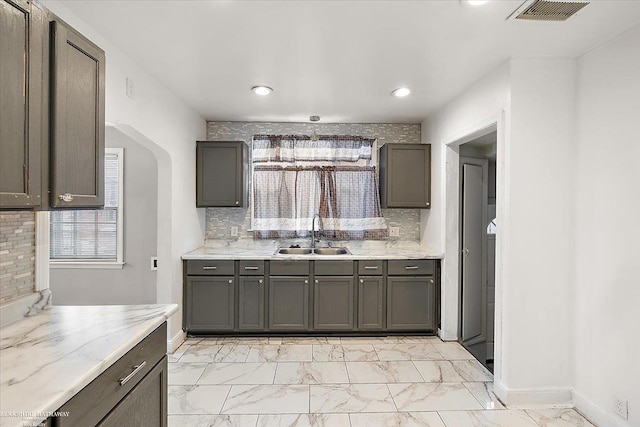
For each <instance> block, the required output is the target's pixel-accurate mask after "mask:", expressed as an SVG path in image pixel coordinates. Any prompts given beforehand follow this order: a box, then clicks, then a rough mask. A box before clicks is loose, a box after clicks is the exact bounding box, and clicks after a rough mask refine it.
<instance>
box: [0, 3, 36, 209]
mask: <svg viewBox="0 0 640 427" xmlns="http://www.w3.org/2000/svg"><path fill="white" fill-rule="evenodd" d="M46 36H47V20H46V13H45V12H44V11H43V10H41V9H39V8H38V7H37V6H35V5H33V4H32V3H31V2H29V1H26V0H12V1H5V0H1V1H0V58H2V60H0V208H4V209H22V208H34V207H38V206H40V204H41V199H42V194H41V182H40V181H41V178H40V164H41V161H40V152H41V151H40V150H41V145H42V144H43V142H44V140H45V138H46V127H45V126H44V125H45V121H44V120H43V119H44V116H43V114H44V112H45V104H44V97H43V93H44V87H43V78H42V75H43V72H44V68H43V67H44V65H45V63H44V60H45V52H46V47H47V45H46V41H47V37H46Z"/></svg>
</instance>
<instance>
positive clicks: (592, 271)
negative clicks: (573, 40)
mask: <svg viewBox="0 0 640 427" xmlns="http://www.w3.org/2000/svg"><path fill="white" fill-rule="evenodd" d="M578 70H579V71H578V103H577V112H578V116H577V121H578V128H577V141H578V143H577V151H576V159H577V162H576V163H577V166H576V186H575V188H576V196H575V221H574V232H575V246H576V247H575V290H574V294H573V295H572V297H573V298H572V300H573V301H575V305H576V310H575V325H576V329H575V330H576V332H575V335H576V338H575V344H576V345H575V351H574V357H575V374H574V375H575V398H576V406H577V407H578V409H580V410H581V411H583V412H584V413H586V414H587V415H589V416H590V417H591V418H592V419H593V420H594V421H596V422H598V423H599V425H603V426H604V425H606V426H615V425H620V426H622V425H624V426H639V425H640V387H639V385H638V382H639V381H640V363H638V361H639V360H640V346H639V342H640V309H639V307H640V244H639V242H640V188H639V185H640V167H638V160H639V159H640V136H639V131H638V123H639V122H640V25H636V26H635V27H634V28H632V29H631V30H629V31H627V32H626V33H625V34H623V35H622V36H620V37H618V38H616V39H614V40H612V41H610V42H608V43H606V44H604V45H602V46H600V47H598V48H597V49H595V50H593V51H591V52H590V53H588V54H586V55H585V56H583V57H582V58H580V59H579V60H578ZM614 396H620V397H622V398H625V399H628V400H629V420H628V421H627V422H624V421H623V420H622V418H619V417H617V416H616V415H613V412H612V410H613V405H614Z"/></svg>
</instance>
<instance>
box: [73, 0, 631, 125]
mask: <svg viewBox="0 0 640 427" xmlns="http://www.w3.org/2000/svg"><path fill="white" fill-rule="evenodd" d="M521 2H522V1H521V0H494V1H492V2H490V3H488V4H486V5H484V6H481V7H473V8H471V7H462V6H461V4H460V2H459V1H458V0H439V1H438V0H431V1H398V0H396V1H364V0H363V1H330V0H320V1H301V0H297V1H293V0H292V1H248V0H235V1H234V0H229V1H156V2H150V1H126V2H125V1H102V0H91V1H77V0H66V1H63V3H64V4H65V5H66V6H67V7H68V8H69V9H70V10H71V11H72V12H74V13H75V14H77V15H78V16H79V17H80V18H81V19H83V20H85V21H86V22H87V23H88V24H90V25H91V26H93V27H94V28H95V29H96V30H97V31H98V32H100V33H101V34H102V35H103V36H105V37H106V38H107V39H108V40H110V41H111V42H112V43H113V44H114V45H115V46H116V47H118V48H119V49H120V50H122V51H123V52H125V53H126V54H127V55H129V56H130V57H131V58H133V59H134V61H136V62H137V63H138V65H139V66H141V67H142V68H143V69H145V70H146V71H148V72H149V73H150V74H152V75H153V76H155V77H156V78H157V79H158V80H159V81H160V82H162V83H163V84H164V85H166V86H167V87H168V88H169V89H170V90H171V91H172V92H173V93H174V94H175V95H176V96H178V97H179V98H180V99H182V100H183V101H184V102H185V103H186V104H187V105H189V106H190V107H191V108H193V109H194V110H195V111H197V112H198V113H200V114H201V115H202V116H203V117H204V118H205V119H207V120H234V121H245V120H247V121H283V122H292V121H293V122H298V121H308V119H309V115H312V114H317V115H320V116H321V119H322V122H345V123H354V122H366V123H368V122H371V123H374V122H404V123H417V122H420V121H421V120H423V119H424V118H425V117H426V116H427V115H428V114H429V113H430V112H432V111H433V110H434V109H435V108H437V107H438V106H440V105H442V104H443V103H445V102H446V101H448V100H449V99H451V98H452V97H453V96H455V95H456V94H457V93H459V92H460V91H462V90H463V89H464V88H465V87H467V86H469V85H470V84H471V83H472V82H474V81H475V80H477V79H479V78H480V77H482V76H483V75H484V74H486V73H487V72H489V71H490V70H492V69H493V68H495V67H496V66H497V65H498V64H500V63H502V62H504V61H505V60H506V59H508V58H510V57H577V56H580V55H582V54H583V53H585V52H586V51H588V50H589V49H591V48H593V47H594V46H596V45H598V44H599V43H601V42H603V41H606V40H608V39H611V38H613V37H615V36H616V35H618V34H620V33H621V32H623V31H624V30H625V29H627V28H629V27H631V26H632V25H633V24H634V23H637V22H639V21H640V1H637V0H593V1H592V3H591V4H590V5H589V6H587V7H586V8H584V9H583V10H582V11H581V12H580V13H578V14H577V15H575V16H574V17H572V18H570V19H569V20H568V21H566V22H564V23H547V22H521V21H513V20H510V21H507V20H506V18H507V16H509V15H510V14H511V12H512V11H513V10H515V9H516V8H517V7H518V6H519V5H520V4H521ZM256 84H264V85H268V86H271V87H272V88H273V89H274V92H273V94H271V95H270V96H267V97H258V96H256V95H254V94H253V93H252V92H251V91H250V88H251V86H253V85H256ZM399 86H408V87H410V88H411V89H412V91H413V92H412V94H411V95H410V96H409V97H407V98H395V97H392V96H391V95H390V93H391V91H392V90H393V89H395V88H397V87H399ZM123 90H124V89H123Z"/></svg>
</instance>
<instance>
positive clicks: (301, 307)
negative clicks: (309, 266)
mask: <svg viewBox="0 0 640 427" xmlns="http://www.w3.org/2000/svg"><path fill="white" fill-rule="evenodd" d="M308 327H309V279H308V277H278V276H271V277H270V278H269V329H271V330H278V331H304V330H306V329H307V328H308Z"/></svg>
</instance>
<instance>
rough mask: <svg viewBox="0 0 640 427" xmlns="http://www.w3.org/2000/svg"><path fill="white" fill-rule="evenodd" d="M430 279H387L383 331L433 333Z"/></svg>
mask: <svg viewBox="0 0 640 427" xmlns="http://www.w3.org/2000/svg"><path fill="white" fill-rule="evenodd" d="M435 307H436V300H435V284H434V281H433V277H430V276H425V277H391V276H390V277H389V278H387V329H389V330H427V329H428V330H434V326H435Z"/></svg>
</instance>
